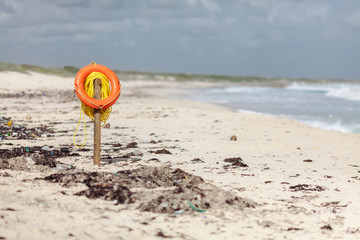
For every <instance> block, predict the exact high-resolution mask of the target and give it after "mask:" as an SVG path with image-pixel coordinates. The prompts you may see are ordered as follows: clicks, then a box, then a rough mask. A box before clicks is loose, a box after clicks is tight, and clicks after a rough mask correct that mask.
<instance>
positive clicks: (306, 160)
mask: <svg viewBox="0 0 360 240" xmlns="http://www.w3.org/2000/svg"><path fill="white" fill-rule="evenodd" d="M303 162H313V160H311V159H305V160H303Z"/></svg>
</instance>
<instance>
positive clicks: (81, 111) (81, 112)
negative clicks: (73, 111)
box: [73, 109, 87, 148]
mask: <svg viewBox="0 0 360 240" xmlns="http://www.w3.org/2000/svg"><path fill="white" fill-rule="evenodd" d="M81 117H82V118H83V120H84V129H85V141H84V143H83V145H81V146H78V145H76V142H75V136H76V133H77V131H78V128H79V125H80V122H81ZM86 141H87V133H86V124H85V117H84V111H83V110H82V109H80V118H79V122H78V125H77V127H76V130H75V132H74V136H73V143H74V146H75V147H77V148H82V147H83V146H85V144H86Z"/></svg>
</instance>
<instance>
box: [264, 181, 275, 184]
mask: <svg viewBox="0 0 360 240" xmlns="http://www.w3.org/2000/svg"><path fill="white" fill-rule="evenodd" d="M272 182H273V181H265V182H264V183H265V184H269V183H272Z"/></svg>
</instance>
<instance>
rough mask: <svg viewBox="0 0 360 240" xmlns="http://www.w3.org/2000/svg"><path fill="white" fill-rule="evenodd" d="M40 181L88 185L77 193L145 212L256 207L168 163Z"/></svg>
mask: <svg viewBox="0 0 360 240" xmlns="http://www.w3.org/2000/svg"><path fill="white" fill-rule="evenodd" d="M185 177H186V179H187V180H185ZM37 180H45V181H49V182H52V183H58V184H60V185H62V186H63V187H70V186H76V185H77V184H85V185H86V186H87V189H85V190H83V191H80V192H78V193H76V194H75V195H76V196H86V197H88V198H89V199H103V200H106V201H112V202H113V203H114V204H135V206H134V208H136V209H139V210H140V211H144V212H155V213H168V214H172V215H173V214H183V213H186V212H190V211H192V210H191V209H193V210H195V211H197V210H196V209H198V210H201V211H203V210H208V209H210V208H211V207H213V208H214V209H219V208H229V209H238V210H241V209H244V208H249V207H255V206H256V203H254V202H253V201H251V200H248V199H243V198H240V197H237V196H236V195H235V194H234V193H232V192H230V191H225V190H223V189H221V188H219V187H216V186H215V185H212V184H210V183H205V181H204V180H203V179H202V178H201V177H199V176H195V175H193V174H191V173H188V172H185V171H183V170H181V169H179V168H177V169H173V168H171V167H169V166H163V167H147V166H143V167H140V168H137V169H131V170H123V171H118V172H115V173H114V172H84V171H81V172H59V173H54V174H51V175H49V176H47V177H45V178H42V179H40V178H39V179H37ZM130 189H131V190H130ZM159 189H161V190H159ZM184 199H187V200H189V201H190V203H191V205H192V206H193V207H194V208H191V207H189V206H190V205H189V203H188V202H187V201H184ZM210 202H211V203H212V204H211V206H210Z"/></svg>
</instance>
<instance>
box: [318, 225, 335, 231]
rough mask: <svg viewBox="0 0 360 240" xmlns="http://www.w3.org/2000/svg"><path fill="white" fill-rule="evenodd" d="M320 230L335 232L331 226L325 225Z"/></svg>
mask: <svg viewBox="0 0 360 240" xmlns="http://www.w3.org/2000/svg"><path fill="white" fill-rule="evenodd" d="M320 229H325V230H330V231H332V230H333V228H332V227H331V226H330V224H327V225H324V226H322V227H321V228H320Z"/></svg>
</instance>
